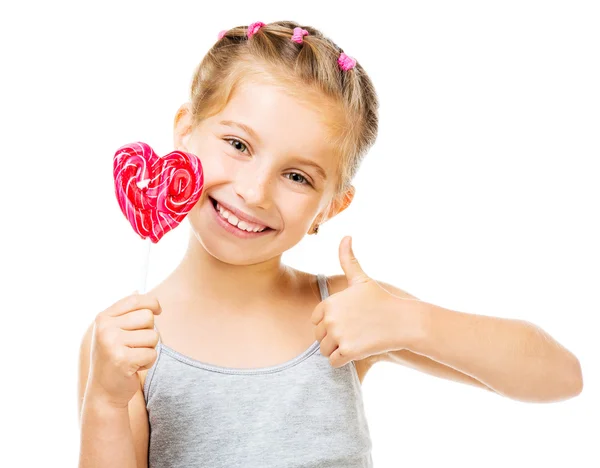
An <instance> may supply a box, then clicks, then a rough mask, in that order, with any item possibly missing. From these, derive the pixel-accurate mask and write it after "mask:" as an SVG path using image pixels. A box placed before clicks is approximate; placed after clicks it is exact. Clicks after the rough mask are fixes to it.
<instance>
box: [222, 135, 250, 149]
mask: <svg viewBox="0 0 600 468" xmlns="http://www.w3.org/2000/svg"><path fill="white" fill-rule="evenodd" d="M225 141H227V142H233V143H229V144H230V145H231V146H233V147H234V148H235V149H236V150H237V151H239V152H240V153H243V152H244V150H243V149H242V148H246V149H248V147H247V146H246V144H245V143H243V142H241V141H240V140H238V139H237V138H225ZM240 147H241V148H240Z"/></svg>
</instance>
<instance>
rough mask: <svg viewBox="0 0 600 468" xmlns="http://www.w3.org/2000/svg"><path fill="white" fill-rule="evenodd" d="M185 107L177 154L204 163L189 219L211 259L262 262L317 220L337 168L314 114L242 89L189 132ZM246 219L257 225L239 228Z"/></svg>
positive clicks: (253, 88) (178, 124) (254, 87)
mask: <svg viewBox="0 0 600 468" xmlns="http://www.w3.org/2000/svg"><path fill="white" fill-rule="evenodd" d="M188 106H189V103H186V104H184V105H183V106H182V107H181V108H180V110H179V112H178V113H177V116H176V121H175V147H176V148H177V149H180V150H183V151H188V152H190V153H193V154H195V155H196V156H198V157H199V158H200V161H201V162H202V167H203V169H204V191H203V194H202V197H201V198H200V200H199V201H198V203H197V204H196V205H195V206H194V208H193V209H192V210H191V211H190V213H189V214H188V219H189V221H190V224H191V226H192V229H193V231H194V233H195V235H196V237H197V239H198V240H199V241H200V242H201V243H202V245H203V246H204V248H205V249H206V250H207V251H208V252H209V253H210V254H211V255H213V256H214V257H216V258H218V259H219V260H221V261H223V262H226V263H230V264H237V265H249V264H255V263H259V262H264V261H267V260H269V259H272V258H274V257H276V256H278V255H280V254H282V253H283V252H284V251H286V250H288V249H289V248H291V247H292V246H294V245H295V244H297V243H298V242H299V241H300V240H301V239H302V238H303V237H304V235H305V234H306V233H307V232H309V231H310V230H311V228H312V227H313V226H314V223H315V222H319V221H322V220H321V218H320V217H319V219H316V218H317V216H318V215H319V214H321V212H322V210H324V209H325V208H326V207H327V204H328V203H329V201H330V199H331V197H332V195H333V190H334V185H335V182H336V181H335V177H336V161H335V159H334V158H335V156H334V154H333V152H332V151H331V148H329V147H328V145H327V142H326V138H327V134H326V131H327V128H326V127H325V125H324V124H323V122H324V121H323V117H324V116H323V115H322V114H321V113H320V112H319V111H318V110H317V109H316V108H314V107H310V106H308V105H306V104H303V103H301V102H299V101H298V100H297V99H294V98H292V97H290V96H288V95H287V94H285V93H284V92H283V91H281V90H279V89H277V88H275V87H273V86H270V85H268V84H258V83H246V84H244V85H243V86H241V87H239V88H238V89H237V91H236V92H235V93H234V95H233V96H232V97H231V99H230V101H229V103H228V104H227V106H226V107H225V108H224V109H223V110H222V111H221V112H220V113H218V114H216V115H214V116H212V117H210V118H207V119H206V120H204V121H203V122H202V123H201V124H200V125H199V126H198V127H196V128H194V129H192V127H191V114H190V112H189V107H188ZM350 201H351V198H350V199H349V200H348V201H347V203H346V204H345V206H341V207H339V209H337V210H336V209H335V207H334V211H333V212H332V213H330V214H329V217H331V216H332V215H334V214H336V212H340V211H341V210H342V209H344V208H345V207H346V206H347V204H348V203H349V202H350ZM216 203H219V205H222V206H223V208H221V211H222V210H227V211H228V212H229V214H227V213H223V214H221V213H219V210H218V209H217V208H216ZM228 208H229V209H228ZM234 210H238V211H239V212H240V215H239V216H235V215H233V214H232V211H234ZM223 215H225V216H227V217H228V219H225V217H224V216H223ZM245 217H246V218H248V217H250V218H251V221H252V220H253V221H254V223H248V222H244V223H242V224H240V222H239V220H240V219H242V220H243V219H244V218H245ZM236 225H237V226H236ZM265 226H267V228H266V229H264V230H263V228H264V227H265ZM240 228H241V229H240ZM257 229H258V230H259V231H261V232H255V231H256V230H257ZM248 231H251V232H248Z"/></svg>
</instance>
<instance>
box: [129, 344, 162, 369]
mask: <svg viewBox="0 0 600 468" xmlns="http://www.w3.org/2000/svg"><path fill="white" fill-rule="evenodd" d="M127 356H128V358H129V362H130V363H131V366H132V367H133V368H135V369H136V371H138V370H140V368H142V367H144V368H145V367H151V366H152V364H153V363H154V361H155V360H156V356H157V352H156V349H154V348H127Z"/></svg>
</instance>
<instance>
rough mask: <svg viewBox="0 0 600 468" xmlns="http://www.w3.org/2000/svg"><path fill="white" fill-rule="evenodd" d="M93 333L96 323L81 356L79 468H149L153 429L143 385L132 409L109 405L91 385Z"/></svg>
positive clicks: (85, 340)
mask: <svg viewBox="0 0 600 468" xmlns="http://www.w3.org/2000/svg"><path fill="white" fill-rule="evenodd" d="M93 329H94V323H92V324H91V325H90V327H89V328H88V330H87V331H86V333H85V335H84V337H83V340H82V342H81V348H80V354H79V388H78V415H79V422H80V437H81V439H80V452H79V468H92V467H93V468H101V467H122V468H147V466H148V461H147V460H148V458H147V457H148V436H149V425H148V413H147V411H146V404H145V400H144V395H143V393H142V389H141V384H140V389H139V390H138V391H137V392H136V393H135V395H134V396H133V398H132V399H131V401H130V402H129V404H128V407H123V406H121V407H119V406H118V405H114V404H111V403H109V402H107V401H106V398H105V397H104V396H103V395H102V394H100V393H98V392H97V391H95V390H94V388H93V386H92V385H90V384H88V375H89V368H90V348H91V342H92V339H93Z"/></svg>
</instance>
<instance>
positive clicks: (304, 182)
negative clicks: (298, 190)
mask: <svg viewBox="0 0 600 468" xmlns="http://www.w3.org/2000/svg"><path fill="white" fill-rule="evenodd" d="M290 174H291V175H294V176H296V177H299V178H300V180H298V179H290V180H293V181H294V182H297V183H299V184H301V185H304V184H306V185H310V183H309V182H308V179H307V178H306V177H304V176H303V175H302V174H298V173H297V172H289V173H287V174H286V175H290ZM302 181H303V182H302Z"/></svg>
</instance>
